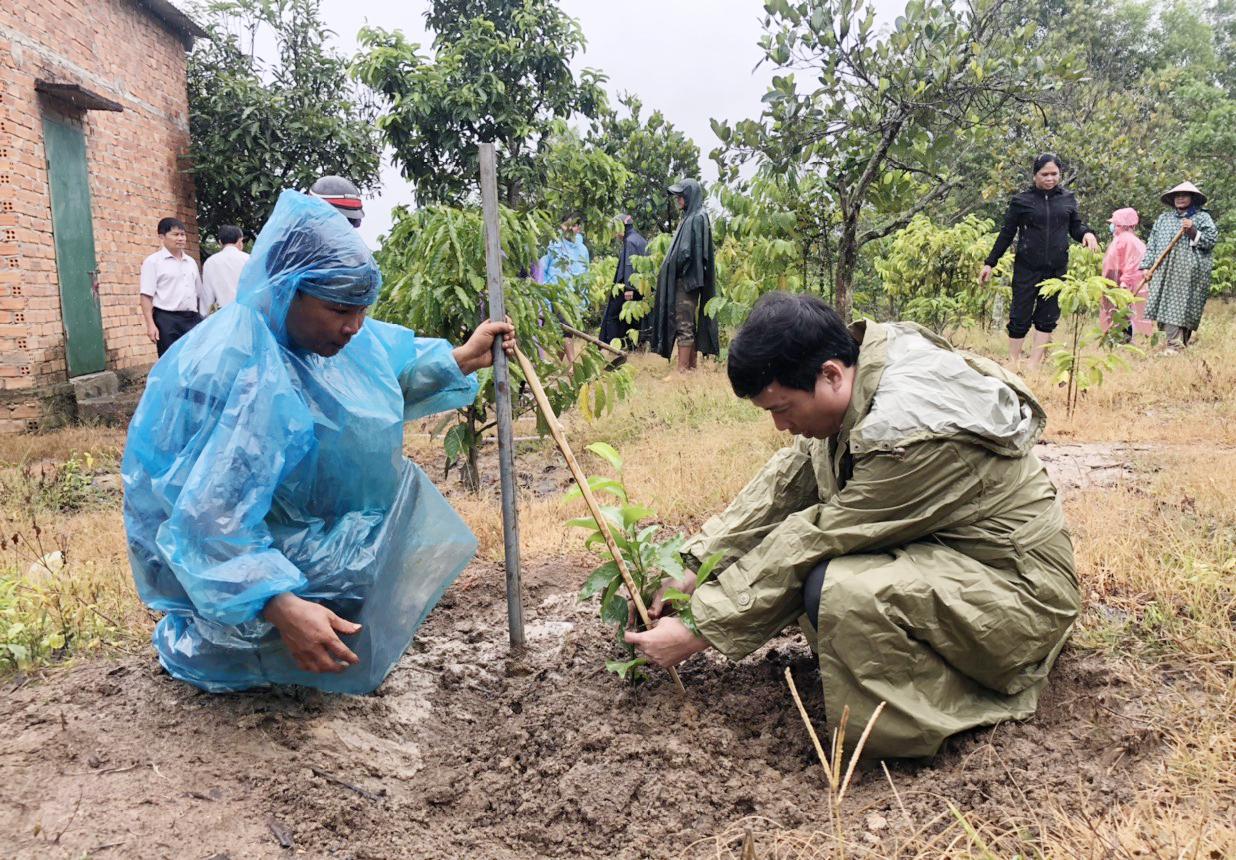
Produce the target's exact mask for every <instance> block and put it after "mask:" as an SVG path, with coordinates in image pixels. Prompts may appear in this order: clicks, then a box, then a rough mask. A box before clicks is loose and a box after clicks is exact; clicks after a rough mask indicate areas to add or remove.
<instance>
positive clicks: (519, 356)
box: [515, 347, 687, 693]
mask: <svg viewBox="0 0 1236 860" xmlns="http://www.w3.org/2000/svg"><path fill="white" fill-rule="evenodd" d="M515 360H516V361H518V362H519V366H520V368H521V369H522V370H523V372H524V379H526V380H527V381H528V387H529V388H531V389H532V396H533V397H534V398H536V404H537V406H539V407H540V409H541V413H542V414H543V415H544V416H545V423H546V424H548V425H549V432H550V435H552V436H553V437H554V442H556V443H557V445H558V450H559V451H561V452H562V456H563V458H564V459H565V460H566V464H567V468H568V469H570V470H571V476H572V477H573V478H575V483H576V484H577V485H578V486H579V491H580V492H581V493H582V494H583V496H584V501H585V502H586V503H587V505H588V510H589V512H590V513H591V514H592V518H593V519H594V520H596V523H597V528H598V529H600V531H601V536H602V537H604V538H605V545H606V546H607V547H609V553H610V555H612V556H613V557H614V564H616V565H618V572H619V573H620V574H622V582H623V584H624V585H625V586H626V587H627V593H628V594H630V595H631V602H632V603H634V604H635V611H636V612H638V613H639V617H640V620H642V621H643V622H644V626H645V627H648V628H651V627H652V619H651V618H650V617H649V615H648V608H647V607H646V606H644V600H643V598H642V597H640V593H639V589H638V588H636V587H635V580H634V579H632V578H631V571H630V570H628V569H627V563H626V562H625V561H624V560H623V558H622V553H621V552H620V551H619V549H618V544H616V543H614V535H613V532H611V531H610V528H609V521H608V520H606V519H605V515H604V514H602V513H601V506H600V505H599V504H597V498H596V496H594V495H593V494H592V487H590V486H589V485H588V478H587V477H586V476H585V475H584V470H583V469H581V468H580V466H579V462H578V461H577V460H576V459H575V454H574V453H572V452H571V445H570V443H568V442H567V439H566V434H565V433H564V432H563V430H562V425H561V424H559V423H558V416H557V414H555V413H554V407H553V406H551V405H550V402H549V397H548V396H546V394H545V389H544V388H542V387H541V380H540V378H539V377H537V374H536V369H535V368H533V366H532V362H530V361H529V360H528V357H527V356H526V355H524V354H523V352H521V351H520V349H519V347H515ZM669 673H670V677H671V678H673V679H674V683H675V684H676V685H677V686H678V689H679V691H680V692H682V693H686V692H687V690H686V688H685V687H684V686H683V685H682V679H681V678H679V677H678V672H677V670H675V669H674V668H672V667H671V668H670V670H669Z"/></svg>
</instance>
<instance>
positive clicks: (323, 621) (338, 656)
mask: <svg viewBox="0 0 1236 860" xmlns="http://www.w3.org/2000/svg"><path fill="white" fill-rule="evenodd" d="M262 615H263V617H265V619H266V620H267V621H269V622H270V623H271V624H273V625H275V629H276V630H278V631H279V636H280V637H281V638H282V639H283V644H284V645H286V646H287V647H288V651H290V652H291V654H292V659H294V660H295V661H296V665H298V666H300V668H302V669H304V670H305V671H306V672H342V671H343V670H344V669H346V668H348V667H349V666H355V665H356V664H357V663H359V662H360V658H359V657H357V656H356V655H355V654H354V653H352V649H351V648H349V647H348V646H347V645H344V644H343V641H342V640H341V639H340V638H339V634H340V633H342V634H344V635H350V634H352V633H358V632H360V629H361V625H359V624H354V623H353V622H351V621H348V620H347V619H345V618H340V617H339V616H338V615H336V614H335V613H333V612H331V611H330V610H329V609H327V608H326V607H325V606H323V605H322V604H320V603H313V602H312V601H309V600H304V599H302V598H300V597H297V596H296V595H295V594H292V593H291V592H290V591H285V592H284V593H283V594H279V595H276V596H275V597H272V598H271V599H270V601H269V602H268V603H267V604H266V608H265V609H264V610H263V611H262Z"/></svg>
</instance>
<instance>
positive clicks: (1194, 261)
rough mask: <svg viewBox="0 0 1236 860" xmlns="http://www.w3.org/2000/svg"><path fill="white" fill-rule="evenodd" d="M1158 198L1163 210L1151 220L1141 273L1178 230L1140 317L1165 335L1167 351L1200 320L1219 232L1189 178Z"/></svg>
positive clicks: (1180, 342)
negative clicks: (1151, 225) (1164, 209)
mask: <svg viewBox="0 0 1236 860" xmlns="http://www.w3.org/2000/svg"><path fill="white" fill-rule="evenodd" d="M1160 199H1161V200H1162V201H1163V205H1164V206H1166V207H1168V211H1167V212H1164V213H1163V214H1162V215H1160V216H1159V218H1158V220H1157V221H1155V222H1154V227H1153V228H1152V229H1151V231H1150V240H1149V241H1148V242H1147V243H1146V254H1145V256H1143V257H1142V264H1141V266H1140V268H1141V269H1142V270H1143V272H1145V271H1146V270H1148V269H1149V268H1150V267H1151V266H1153V265H1154V262H1155V260H1157V259H1159V255H1160V254H1162V253H1163V251H1164V250H1165V249H1166V248H1167V247H1168V245H1171V243H1172V239H1174V238H1175V237H1176V234H1178V233H1180V232H1181V231H1183V233H1184V234H1183V235H1182V236H1181V237H1180V241H1178V242H1177V243H1176V245H1175V247H1173V248H1172V250H1171V253H1169V254H1168V255H1167V258H1166V259H1164V260H1163V263H1162V264H1161V265H1160V266H1159V268H1158V270H1156V271H1155V273H1154V276H1153V277H1152V278H1151V279H1150V281H1149V284H1148V286H1149V288H1150V300H1149V301H1148V302H1147V303H1146V316H1147V317H1148V318H1149V319H1152V320H1154V321H1155V322H1156V323H1158V326H1159V328H1160V329H1161V330H1162V331H1163V333H1164V334H1165V335H1166V336H1167V351H1168V352H1176V351H1178V350H1181V349H1184V348H1185V347H1186V346H1188V344H1189V339H1190V338H1191V337H1192V336H1193V333H1194V332H1195V331H1197V328H1198V326H1199V325H1200V324H1201V321H1202V311H1203V310H1204V309H1205V307H1206V299H1207V298H1208V297H1209V296H1210V271H1211V268H1212V267H1213V265H1214V255H1213V251H1214V247H1215V243H1216V242H1218V241H1219V231H1218V229H1217V228H1216V227H1215V221H1214V219H1213V218H1211V217H1210V213H1209V212H1207V211H1206V210H1205V209H1203V208H1202V206H1203V205H1205V203H1206V195H1205V194H1203V193H1202V192H1201V191H1200V190H1199V189H1198V187H1197V186H1196V185H1194V184H1193V183H1192V182H1182V183H1180V184H1179V185H1177V186H1176V187H1175V188H1172V189H1171V190H1169V191H1166V192H1164V194H1163V196H1162V197H1161V198H1160ZM1145 282H1146V279H1145V277H1144V276H1143V283H1145Z"/></svg>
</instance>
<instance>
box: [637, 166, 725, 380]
mask: <svg viewBox="0 0 1236 860" xmlns="http://www.w3.org/2000/svg"><path fill="white" fill-rule="evenodd" d="M669 193H670V194H672V195H673V196H674V197H675V199H676V201H677V203H678V208H680V209H681V210H682V212H683V215H682V223H681V224H679V225H678V232H676V233H675V234H674V242H673V244H672V245H670V249H669V253H668V254H666V255H665V262H663V263H662V264H661V271H660V272H658V273H657V296H656V304H655V306H654V308H653V330H652V349H653V351H654V352H656V353H657V354H658V355H661V356H663V357H664V358H669V357H670V353H671V352H673V349H674V342H675V341H677V342H678V370H679V372H685V371H688V370H691V369H692V368H694V367H695V361H696V356H697V355H698V354H699V353H703V354H704V355H716V354H717V353H718V352H720V336H719V334H718V332H717V321H716V320H714V319H712V318H711V317H708V316H707V315H705V313H704V306H705V305H707V304H708V300H709V299H711V298H712V297H713V296H714V295H716V288H715V283H714V280H715V272H714V259H713V247H712V225H711V224H710V223H709V221H708V213H707V212H705V211H704V189H703V187H702V186H701V185H700V184H699V183H698V182H697V181H695V180H694V179H684V180H683V181H682V182H678V183H675V184H674V185H671V186H670V187H669Z"/></svg>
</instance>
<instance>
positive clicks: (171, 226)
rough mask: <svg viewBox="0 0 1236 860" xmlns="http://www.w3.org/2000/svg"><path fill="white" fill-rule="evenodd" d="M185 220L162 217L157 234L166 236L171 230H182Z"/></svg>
mask: <svg viewBox="0 0 1236 860" xmlns="http://www.w3.org/2000/svg"><path fill="white" fill-rule="evenodd" d="M184 229H185V222H184V221H181V220H180V219H179V218H164V219H163V220H161V221H160V222H159V235H160V236H166V235H167V234H168V233H170V232H172V231H173V230H184Z"/></svg>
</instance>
